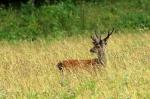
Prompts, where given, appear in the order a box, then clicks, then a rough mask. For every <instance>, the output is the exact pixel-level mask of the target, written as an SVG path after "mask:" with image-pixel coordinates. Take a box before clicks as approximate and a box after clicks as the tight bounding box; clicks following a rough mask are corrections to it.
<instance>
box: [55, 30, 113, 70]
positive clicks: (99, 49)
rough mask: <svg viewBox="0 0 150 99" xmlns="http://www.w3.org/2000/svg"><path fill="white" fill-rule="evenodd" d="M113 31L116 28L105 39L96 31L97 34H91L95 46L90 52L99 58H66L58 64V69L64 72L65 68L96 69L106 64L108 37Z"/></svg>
mask: <svg viewBox="0 0 150 99" xmlns="http://www.w3.org/2000/svg"><path fill="white" fill-rule="evenodd" d="M113 31H114V29H113V30H112V31H108V35H107V37H105V38H104V39H102V38H101V36H98V35H97V33H95V36H91V39H92V40H93V45H94V47H93V48H91V49H90V52H92V53H96V54H97V55H98V58H95V59H90V60H64V61H62V62H59V63H58V64H57V67H58V69H59V70H60V71H61V72H63V70H64V69H72V70H73V69H76V68H82V69H87V68H91V69H95V68H98V67H100V66H105V64H106V59H105V47H106V45H107V41H108V38H109V37H110V35H111V34H112V33H113Z"/></svg>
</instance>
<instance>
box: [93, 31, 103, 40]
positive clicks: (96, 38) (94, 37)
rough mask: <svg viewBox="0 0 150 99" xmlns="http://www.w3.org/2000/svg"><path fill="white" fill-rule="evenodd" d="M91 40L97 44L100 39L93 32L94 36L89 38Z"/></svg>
mask: <svg viewBox="0 0 150 99" xmlns="http://www.w3.org/2000/svg"><path fill="white" fill-rule="evenodd" d="M91 39H92V40H93V41H94V42H99V41H100V39H101V36H100V37H99V36H98V35H97V33H96V31H95V36H91Z"/></svg>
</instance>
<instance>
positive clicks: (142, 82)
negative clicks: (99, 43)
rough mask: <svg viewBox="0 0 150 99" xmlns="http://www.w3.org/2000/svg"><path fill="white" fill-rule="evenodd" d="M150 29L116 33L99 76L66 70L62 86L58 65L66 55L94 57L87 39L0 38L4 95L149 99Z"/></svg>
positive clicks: (13, 98)
mask: <svg viewBox="0 0 150 99" xmlns="http://www.w3.org/2000/svg"><path fill="white" fill-rule="evenodd" d="M149 36H150V33H149V32H147V33H142V34H126V35H125V34H113V35H112V37H111V38H110V40H109V42H108V46H107V51H106V54H107V62H108V63H107V66H106V68H104V69H102V70H101V71H99V72H98V73H97V75H95V74H90V73H88V72H87V71H84V70H81V71H78V72H76V73H68V72H65V82H64V86H61V84H60V80H61V75H60V73H59V70H58V69H57V68H56V64H57V63H58V62H59V61H61V60H64V59H91V58H94V57H96V55H94V56H93V55H91V54H90V52H89V49H90V48H91V47H92V44H91V40H90V39H89V38H83V37H80V38H78V39H75V38H66V39H63V40H61V41H54V42H52V43H47V42H45V41H44V40H41V41H37V42H34V43H29V42H22V43H16V44H13V45H12V44H10V43H7V42H0V45H1V47H0V56H1V57H0V60H1V61H0V98H1V99H23V98H25V99H110V98H111V99H116V98H117V99H118V98H119V99H126V98H132V99H149V98H150V96H149V95H150V90H149V89H150V83H149V82H150V77H149V76H150V45H149V42H150V39H149Z"/></svg>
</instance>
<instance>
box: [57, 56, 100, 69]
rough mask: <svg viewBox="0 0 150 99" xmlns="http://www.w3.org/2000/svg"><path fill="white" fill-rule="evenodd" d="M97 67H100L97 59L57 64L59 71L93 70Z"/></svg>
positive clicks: (65, 61)
mask: <svg viewBox="0 0 150 99" xmlns="http://www.w3.org/2000/svg"><path fill="white" fill-rule="evenodd" d="M98 65H101V63H99V61H98V59H90V60H64V61H62V62H59V63H58V64H57V67H58V68H59V70H63V69H67V70H69V69H78V68H81V69H87V68H90V69H93V68H94V69H95V68H96V67H97V66H98Z"/></svg>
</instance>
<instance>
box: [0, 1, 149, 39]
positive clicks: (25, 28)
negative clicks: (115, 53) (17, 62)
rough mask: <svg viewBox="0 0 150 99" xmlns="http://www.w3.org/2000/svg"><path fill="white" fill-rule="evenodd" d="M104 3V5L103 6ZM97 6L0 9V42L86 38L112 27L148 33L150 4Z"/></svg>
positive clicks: (99, 4) (131, 3)
mask: <svg viewBox="0 0 150 99" xmlns="http://www.w3.org/2000/svg"><path fill="white" fill-rule="evenodd" d="M102 1H103V2H102ZM102 1H101V2H99V3H90V2H87V3H85V2H83V3H82V4H77V5H75V4H73V3H72V2H62V3H58V4H56V5H43V6H41V7H39V8H34V7H33V6H31V5H23V6H22V7H21V8H20V9H11V8H9V9H2V8H1V9H0V39H1V40H3V39H4V40H10V41H12V40H17V41H18V40H29V41H30V40H36V39H39V38H48V39H50V40H52V39H53V38H64V37H66V36H67V37H69V36H73V35H78V34H79V35H86V34H89V33H91V31H94V30H101V31H104V30H108V29H110V28H112V27H115V28H116V29H117V30H119V31H124V30H138V29H143V30H149V29H150V12H149V10H150V7H149V5H148V4H149V3H150V1H149V0H132V1H129V0H126V1H123V0H109V1H108V0H107V1H106V0H102Z"/></svg>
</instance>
